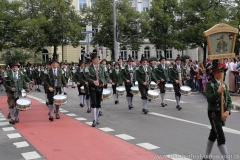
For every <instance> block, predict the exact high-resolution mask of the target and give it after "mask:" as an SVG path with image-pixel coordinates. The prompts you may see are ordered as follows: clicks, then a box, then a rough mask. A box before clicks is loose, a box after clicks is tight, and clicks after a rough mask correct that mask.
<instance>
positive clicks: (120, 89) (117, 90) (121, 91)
mask: <svg viewBox="0 0 240 160" xmlns="http://www.w3.org/2000/svg"><path fill="white" fill-rule="evenodd" d="M125 91H126V89H125V87H124V86H119V87H117V88H116V93H117V94H118V95H123V94H124V93H125Z"/></svg>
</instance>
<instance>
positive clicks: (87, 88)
mask: <svg viewBox="0 0 240 160" xmlns="http://www.w3.org/2000/svg"><path fill="white" fill-rule="evenodd" d="M91 62H92V61H91V60H90V59H87V61H86V63H85V67H84V69H83V72H82V82H83V84H84V90H85V96H86V104H87V107H88V109H87V113H90V112H91V101H90V94H89V86H88V82H87V75H86V72H85V70H88V67H89V66H90V65H91Z"/></svg>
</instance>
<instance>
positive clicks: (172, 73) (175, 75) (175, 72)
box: [169, 64, 186, 84]
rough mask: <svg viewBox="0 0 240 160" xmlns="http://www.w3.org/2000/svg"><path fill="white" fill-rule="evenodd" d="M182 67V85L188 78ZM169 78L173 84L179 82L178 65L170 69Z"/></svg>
mask: <svg viewBox="0 0 240 160" xmlns="http://www.w3.org/2000/svg"><path fill="white" fill-rule="evenodd" d="M180 67H181V76H182V84H184V83H183V80H184V79H185V78H186V72H185V69H184V68H183V66H181V65H180ZM169 78H170V80H171V81H172V82H175V81H176V80H179V74H178V69H177V65H176V64H174V65H173V67H172V68H169Z"/></svg>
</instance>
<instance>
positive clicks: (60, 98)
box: [53, 94, 67, 105]
mask: <svg viewBox="0 0 240 160" xmlns="http://www.w3.org/2000/svg"><path fill="white" fill-rule="evenodd" d="M53 101H54V104H56V105H62V104H66V103H67V96H65V95H61V94H59V95H55V96H54V97H53Z"/></svg>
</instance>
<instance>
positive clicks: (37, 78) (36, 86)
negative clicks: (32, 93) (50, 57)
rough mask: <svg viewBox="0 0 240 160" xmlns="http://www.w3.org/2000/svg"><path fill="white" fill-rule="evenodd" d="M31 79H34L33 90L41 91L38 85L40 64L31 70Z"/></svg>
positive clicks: (39, 81) (39, 82)
mask: <svg viewBox="0 0 240 160" xmlns="http://www.w3.org/2000/svg"><path fill="white" fill-rule="evenodd" d="M33 79H34V81H35V90H37V91H39V92H41V90H40V87H39V85H41V66H40V64H37V65H36V69H34V70H33Z"/></svg>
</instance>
